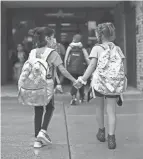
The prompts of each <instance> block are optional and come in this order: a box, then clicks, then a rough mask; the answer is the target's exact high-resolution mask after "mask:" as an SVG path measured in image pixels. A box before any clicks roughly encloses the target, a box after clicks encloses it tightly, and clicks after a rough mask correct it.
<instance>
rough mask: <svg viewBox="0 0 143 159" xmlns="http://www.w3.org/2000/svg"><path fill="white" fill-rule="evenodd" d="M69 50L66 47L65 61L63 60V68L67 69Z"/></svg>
mask: <svg viewBox="0 0 143 159" xmlns="http://www.w3.org/2000/svg"><path fill="white" fill-rule="evenodd" d="M70 50H71V47H68V48H67V51H66V55H65V59H64V66H65V68H66V67H67V60H68V57H69V53H70Z"/></svg>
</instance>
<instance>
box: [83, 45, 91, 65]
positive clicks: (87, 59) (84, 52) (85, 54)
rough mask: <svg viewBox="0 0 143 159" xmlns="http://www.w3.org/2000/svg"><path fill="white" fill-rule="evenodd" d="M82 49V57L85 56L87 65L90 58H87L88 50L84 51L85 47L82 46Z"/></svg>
mask: <svg viewBox="0 0 143 159" xmlns="http://www.w3.org/2000/svg"><path fill="white" fill-rule="evenodd" d="M82 51H83V54H84V58H85V60H86V63H87V65H89V64H90V60H89V56H88V52H87V51H86V49H85V48H83V49H82Z"/></svg>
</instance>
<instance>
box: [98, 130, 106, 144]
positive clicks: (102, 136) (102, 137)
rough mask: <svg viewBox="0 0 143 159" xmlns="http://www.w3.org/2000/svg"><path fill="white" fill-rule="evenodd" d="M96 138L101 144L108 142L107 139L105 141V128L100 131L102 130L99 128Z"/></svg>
mask: <svg viewBox="0 0 143 159" xmlns="http://www.w3.org/2000/svg"><path fill="white" fill-rule="evenodd" d="M96 137H97V139H98V140H99V141H100V142H105V141H106V139H105V128H103V129H100V128H99V130H98V133H97V135H96Z"/></svg>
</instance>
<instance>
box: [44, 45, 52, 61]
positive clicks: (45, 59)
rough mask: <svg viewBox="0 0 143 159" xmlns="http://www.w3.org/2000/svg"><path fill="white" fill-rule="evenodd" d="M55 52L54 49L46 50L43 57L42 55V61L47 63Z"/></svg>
mask: <svg viewBox="0 0 143 159" xmlns="http://www.w3.org/2000/svg"><path fill="white" fill-rule="evenodd" d="M53 51H54V49H51V48H48V47H47V48H46V50H45V51H44V53H43V55H42V59H43V60H44V61H47V58H48V57H49V55H50V54H51V53H52V52H53Z"/></svg>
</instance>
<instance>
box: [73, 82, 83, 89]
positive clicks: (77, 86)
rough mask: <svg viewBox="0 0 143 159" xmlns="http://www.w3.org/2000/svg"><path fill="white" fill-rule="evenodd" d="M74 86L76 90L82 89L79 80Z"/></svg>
mask: <svg viewBox="0 0 143 159" xmlns="http://www.w3.org/2000/svg"><path fill="white" fill-rule="evenodd" d="M73 86H74V87H75V88H76V89H79V88H81V87H82V83H81V82H79V80H76V82H75V83H74V84H73Z"/></svg>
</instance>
